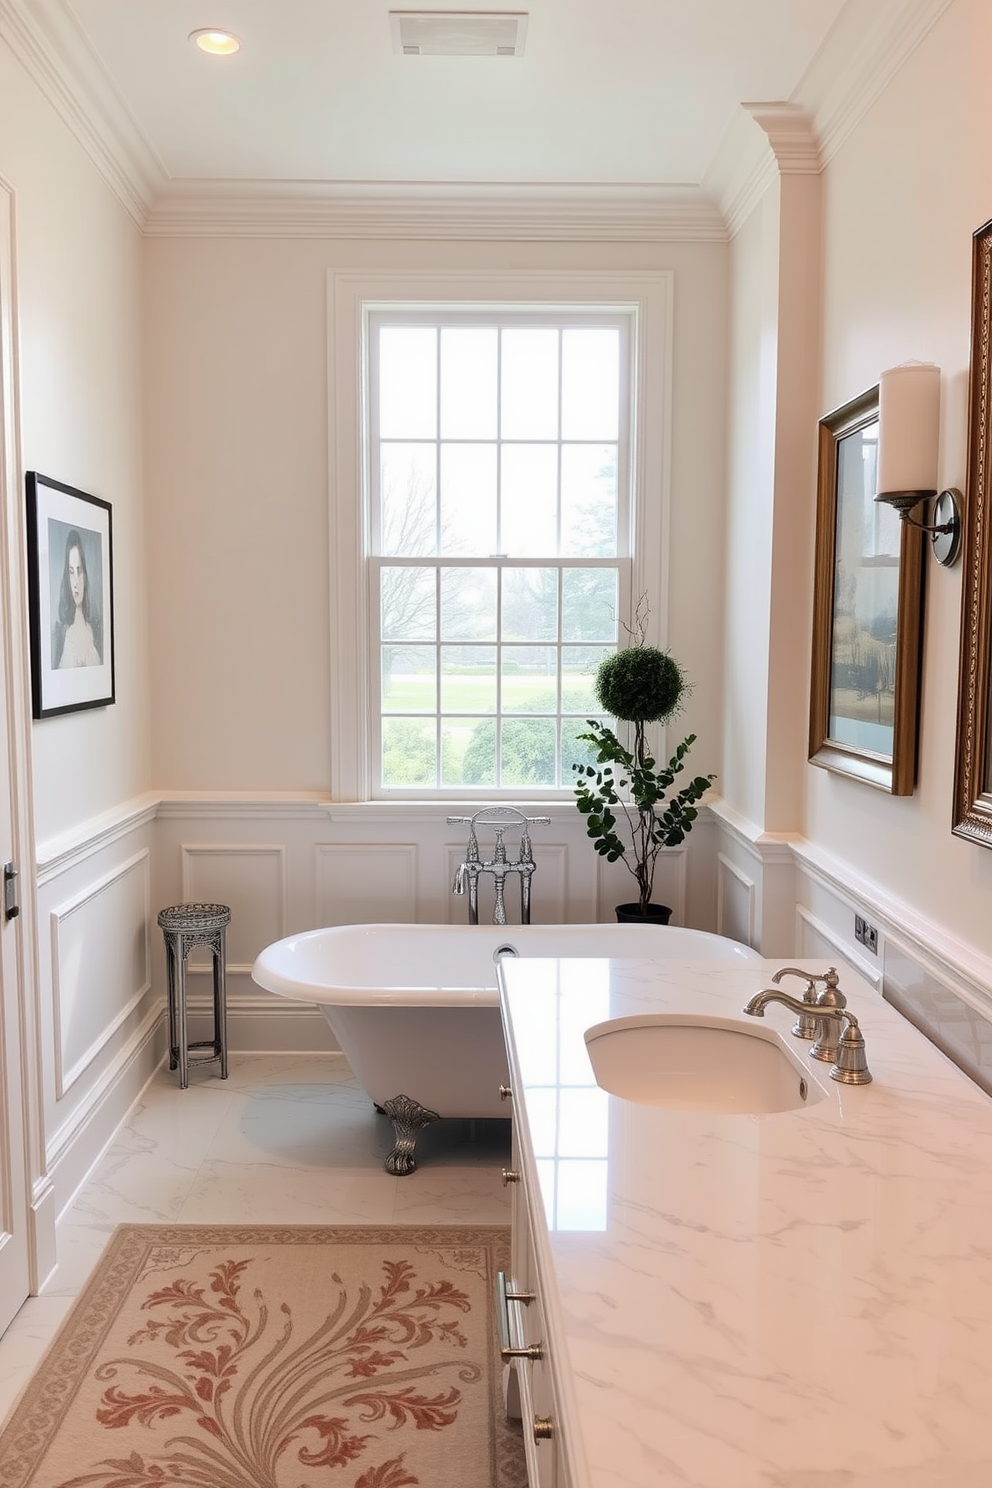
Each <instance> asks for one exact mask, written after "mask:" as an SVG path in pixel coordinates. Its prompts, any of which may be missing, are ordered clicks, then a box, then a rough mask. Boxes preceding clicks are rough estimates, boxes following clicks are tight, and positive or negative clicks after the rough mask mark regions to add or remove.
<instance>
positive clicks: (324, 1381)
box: [0, 1225, 527, 1488]
mask: <svg viewBox="0 0 992 1488" xmlns="http://www.w3.org/2000/svg"><path fill="white" fill-rule="evenodd" d="M508 1261H509V1230H507V1229H497V1228H494V1227H487V1228H470V1227H464V1226H457V1227H456V1226H448V1227H445V1228H431V1229H421V1228H413V1227H410V1228H403V1227H397V1228H391V1229H378V1228H351V1227H349V1228H347V1229H344V1228H335V1229H328V1228H326V1227H321V1226H305V1225H285V1226H277V1225H273V1226H267V1227H266V1226H243V1225H217V1226H214V1225H122V1226H121V1227H120V1228H119V1229H117V1230H116V1231H115V1233H114V1235H113V1236H112V1238H111V1240H110V1243H109V1245H108V1247H107V1249H106V1251H105V1252H104V1256H103V1258H102V1260H101V1262H100V1265H99V1266H98V1268H97V1271H96V1273H95V1275H94V1276H93V1278H92V1280H91V1281H90V1282H89V1284H88V1285H87V1287H86V1289H85V1291H84V1292H83V1293H82V1294H81V1295H80V1297H79V1299H78V1300H77V1302H76V1304H75V1306H74V1308H73V1310H72V1312H71V1313H70V1315H69V1317H68V1318H67V1320H66V1322H65V1323H64V1324H63V1326H62V1329H61V1330H60V1332H59V1334H58V1335H57V1337H56V1338H55V1340H54V1342H53V1343H52V1346H51V1348H50V1349H49V1351H48V1353H47V1355H46V1356H45V1359H44V1360H43V1362H42V1364H41V1366H40V1367H39V1369H38V1372H37V1374H36V1375H35V1377H34V1379H33V1380H32V1381H31V1383H30V1384H29V1386H28V1388H27V1390H26V1392H25V1394H24V1395H23V1396H22V1398H21V1401H20V1403H19V1404H18V1406H17V1408H16V1410H15V1411H14V1414H13V1416H12V1417H11V1419H10V1422H9V1423H8V1425H7V1427H6V1429H5V1430H4V1431H3V1433H2V1435H0V1484H3V1488H168V1485H171V1484H179V1483H181V1484H189V1485H193V1488H308V1485H312V1488H414V1485H422V1488H525V1484H526V1481H527V1476H526V1468H525V1466H524V1455H523V1444H522V1440H521V1435H520V1432H519V1430H518V1429H515V1428H514V1427H513V1426H511V1425H509V1424H508V1423H507V1422H506V1420H505V1418H504V1415H503V1408H502V1398H501V1397H502V1390H501V1369H500V1363H499V1351H498V1346H497V1343H496V1339H495V1318H494V1306H493V1293H494V1284H495V1275H496V1271H497V1270H498V1269H500V1268H501V1267H506V1265H507V1263H508Z"/></svg>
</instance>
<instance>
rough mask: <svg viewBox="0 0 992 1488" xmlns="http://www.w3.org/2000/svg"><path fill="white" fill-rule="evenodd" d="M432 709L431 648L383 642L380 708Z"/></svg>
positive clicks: (399, 710) (394, 710)
mask: <svg viewBox="0 0 992 1488" xmlns="http://www.w3.org/2000/svg"><path fill="white" fill-rule="evenodd" d="M436 710H437V685H436V680H435V675H434V650H433V648H428V647H425V646H418V647H414V646H383V647H382V711H383V712H384V713H434V712H436Z"/></svg>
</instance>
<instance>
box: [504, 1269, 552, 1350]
mask: <svg viewBox="0 0 992 1488" xmlns="http://www.w3.org/2000/svg"><path fill="white" fill-rule="evenodd" d="M533 1300H534V1293H533V1292H511V1291H510V1290H509V1289H508V1288H507V1285H506V1272H505V1271H497V1272H496V1325H497V1327H498V1329H499V1356H500V1358H501V1359H502V1360H503V1361H504V1363H505V1362H506V1360H507V1359H543V1358H544V1349H543V1347H542V1346H541V1344H539V1343H528V1344H525V1345H524V1347H523V1348H514V1346H513V1345H512V1344H511V1342H510V1303H511V1302H533Z"/></svg>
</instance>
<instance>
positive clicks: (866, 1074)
mask: <svg viewBox="0 0 992 1488" xmlns="http://www.w3.org/2000/svg"><path fill="white" fill-rule="evenodd" d="M844 1016H845V1018H846V1019H847V1027H846V1028H845V1029H844V1032H843V1033H842V1034H841V1037H840V1043H839V1044H838V1046H837V1055H836V1058H835V1060H834V1067H833V1069H832V1070H831V1071H830V1078H831V1080H839V1081H840V1083H841V1084H842V1085H870V1084H871V1078H872V1077H871V1070H870V1069H869V1068H868V1059H867V1056H866V1054H865V1036H864V1034H863V1033H862V1032H861V1027H860V1025H859V1023H858V1020H857V1018H856V1017H855V1016H854V1014H853V1013H848V1012H845V1013H844Z"/></svg>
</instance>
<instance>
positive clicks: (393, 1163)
mask: <svg viewBox="0 0 992 1488" xmlns="http://www.w3.org/2000/svg"><path fill="white" fill-rule="evenodd" d="M382 1110H383V1112H384V1114H385V1115H386V1116H388V1117H389V1119H390V1121H391V1122H392V1123H393V1130H394V1131H395V1133H396V1146H395V1147H394V1148H393V1150H392V1152H390V1154H389V1156H388V1157H387V1158H386V1161H385V1163H384V1167H385V1169H386V1172H387V1173H392V1175H393V1177H394V1178H403V1177H405V1176H406V1174H407V1173H412V1172H414V1170H415V1169H416V1166H417V1160H416V1158H415V1157H414V1155H413V1149H414V1148H415V1147H416V1145H417V1137H418V1136H419V1135H420V1132H421V1130H422V1129H423V1128H424V1127H425V1126H430V1124H431V1122H432V1121H440V1119H441V1118H440V1116H439V1115H438V1114H437V1112H436V1111H428V1110H427V1108H426V1107H425V1106H422V1105H421V1104H420V1102H419V1101H415V1100H411V1099H410V1097H409V1096H408V1095H397V1096H394V1097H393V1099H392V1100H386V1101H383V1102H382Z"/></svg>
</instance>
